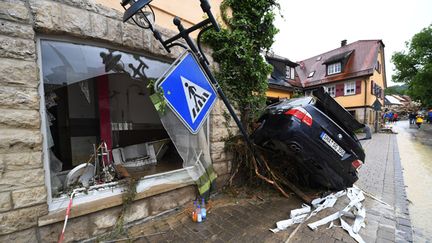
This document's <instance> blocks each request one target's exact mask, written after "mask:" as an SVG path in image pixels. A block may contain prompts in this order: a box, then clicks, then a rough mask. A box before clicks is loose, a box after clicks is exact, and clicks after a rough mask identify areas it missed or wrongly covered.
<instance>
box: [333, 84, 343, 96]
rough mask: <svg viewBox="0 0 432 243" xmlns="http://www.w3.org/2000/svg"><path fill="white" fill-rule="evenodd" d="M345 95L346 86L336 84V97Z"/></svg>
mask: <svg viewBox="0 0 432 243" xmlns="http://www.w3.org/2000/svg"><path fill="white" fill-rule="evenodd" d="M343 95H344V84H336V94H335V97H338V96H343Z"/></svg>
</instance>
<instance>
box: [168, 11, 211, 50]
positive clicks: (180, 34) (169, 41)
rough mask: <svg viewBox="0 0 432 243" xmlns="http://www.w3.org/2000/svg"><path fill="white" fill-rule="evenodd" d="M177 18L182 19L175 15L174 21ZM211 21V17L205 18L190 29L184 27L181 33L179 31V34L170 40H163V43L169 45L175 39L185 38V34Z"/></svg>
mask: <svg viewBox="0 0 432 243" xmlns="http://www.w3.org/2000/svg"><path fill="white" fill-rule="evenodd" d="M175 19H178V20H179V21H180V19H179V18H178V17H175V18H174V21H175ZM209 23H211V21H210V20H209V19H205V20H203V21H201V22H199V23H198V24H196V25H194V26H192V27H190V28H189V29H184V28H182V31H180V33H178V34H177V35H175V36H173V37H171V38H169V39H168V40H165V41H163V42H162V44H163V45H167V44H170V43H171V42H174V41H176V40H178V39H180V38H181V37H183V38H184V36H185V35H186V36H187V35H189V33H191V32H193V31H195V30H197V29H200V28H202V27H204V26H206V25H207V24H209ZM174 24H175V23H174Z"/></svg>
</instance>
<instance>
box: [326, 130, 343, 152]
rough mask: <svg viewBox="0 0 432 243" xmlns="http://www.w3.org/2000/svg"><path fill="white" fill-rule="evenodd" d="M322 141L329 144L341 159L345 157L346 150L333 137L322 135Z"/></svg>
mask: <svg viewBox="0 0 432 243" xmlns="http://www.w3.org/2000/svg"><path fill="white" fill-rule="evenodd" d="M320 137H321V139H322V140H323V141H324V142H325V143H326V144H328V146H330V147H331V148H332V149H333V150H334V151H335V152H336V153H338V154H339V155H340V156H341V157H343V156H344V155H345V150H344V149H343V148H341V146H339V144H337V143H336V142H335V141H334V140H333V139H331V137H329V136H328V135H327V134H326V133H325V132H322V133H321V136H320Z"/></svg>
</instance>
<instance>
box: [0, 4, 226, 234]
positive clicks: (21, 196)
mask: <svg viewBox="0 0 432 243" xmlns="http://www.w3.org/2000/svg"><path fill="white" fill-rule="evenodd" d="M121 19H122V13H120V12H118V11H115V10H112V9H109V8H106V7H104V6H102V5H97V4H95V3H94V2H93V1H92V0H79V1H78V0H62V1H59V0H57V1H47V0H25V1H24V0H2V1H0V74H1V75H0V113H1V116H0V242H11V241H13V242H14V241H22V242H36V241H44V242H45V241H57V237H58V234H59V233H60V231H61V225H62V223H56V224H53V225H47V226H43V227H38V218H39V217H41V216H44V215H47V214H48V206H47V191H46V186H45V172H44V166H43V153H42V142H43V140H42V139H43V138H42V134H41V118H40V111H39V107H40V95H39V92H38V86H39V85H40V78H39V72H40V69H39V67H38V64H37V60H38V54H37V48H38V47H37V46H36V36H37V35H39V34H44V35H49V36H59V37H62V38H75V39H79V40H80V41H86V40H88V41H92V43H105V44H109V45H111V46H114V47H116V46H117V47H119V48H122V49H127V50H131V51H141V52H146V53H148V54H151V55H153V56H160V57H165V58H167V57H168V58H176V57H177V56H178V55H179V54H180V53H181V52H182V50H181V49H173V51H172V52H171V53H170V54H167V53H166V51H165V50H164V49H163V48H162V47H161V45H160V43H159V42H158V41H156V40H155V38H153V35H152V33H151V32H150V31H148V30H143V29H141V28H139V27H137V26H135V25H133V24H131V23H123V22H122V21H121ZM161 34H162V35H163V37H164V38H166V37H167V36H173V35H174V34H175V33H173V32H169V31H167V30H162V31H161ZM224 109H225V108H224V107H223V105H221V102H220V101H219V102H218V104H217V105H216V108H215V110H214V111H213V113H212V115H211V119H212V122H211V144H212V145H211V151H212V159H213V162H214V168H215V170H216V172H217V173H218V175H219V179H218V182H219V184H220V183H223V182H224V180H225V179H226V177H227V175H228V174H229V171H230V169H231V168H230V156H228V155H226V154H225V153H224V149H223V147H224V144H223V138H224V137H226V135H227V131H226V126H225V125H224V121H225V119H224V117H223V110H224ZM229 127H231V128H233V127H234V126H233V124H230V125H229ZM194 195H195V189H194V188H193V187H191V186H189V187H185V188H183V189H177V190H174V191H171V192H167V193H164V194H160V195H158V196H155V197H153V198H147V199H143V200H140V201H137V202H135V203H134V204H133V205H132V209H133V211H136V212H139V213H134V214H130V215H129V216H127V220H126V221H127V222H132V221H135V220H140V219H142V218H145V217H147V216H148V215H153V214H156V213H159V212H161V211H164V210H167V209H170V208H173V207H176V206H179V205H181V204H183V203H185V202H188V201H190V200H192V197H194ZM161 202H164V203H161ZM119 210H120V209H119V207H114V208H110V209H105V210H103V211H99V212H95V213H92V214H89V215H85V216H82V217H78V218H74V219H71V221H70V223H69V225H68V229H69V231H68V233H67V234H66V239H67V240H79V239H84V238H89V237H91V236H94V235H97V234H100V233H104V232H106V231H107V230H109V229H110V228H111V227H112V226H113V224H114V222H115V219H116V215H117V214H118V212H119ZM75 226H76V227H75Z"/></svg>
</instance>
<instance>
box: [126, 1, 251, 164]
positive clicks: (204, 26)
mask: <svg viewBox="0 0 432 243" xmlns="http://www.w3.org/2000/svg"><path fill="white" fill-rule="evenodd" d="M150 2H151V0H122V2H121V5H122V6H123V8H124V9H125V10H126V11H125V13H124V15H123V22H126V21H127V20H129V19H130V18H132V20H133V21H134V22H135V24H136V25H138V26H139V27H141V28H145V29H150V30H151V31H152V32H153V35H154V37H155V38H156V39H157V40H158V41H159V42H160V43H161V44H162V46H163V47H164V48H165V50H166V51H167V52H170V48H172V47H174V46H180V47H182V48H184V49H189V50H191V51H192V53H193V54H194V55H195V56H196V57H197V59H198V61H199V63H200V65H201V67H202V68H203V70H204V72H205V73H206V74H207V76H208V77H209V79H210V81H211V82H212V84H213V86H214V88H215V89H216V91H217V93H218V94H219V96H220V98H221V99H222V101H223V102H224V104H225V106H226V107H227V109H228V111H229V113H230V115H231V116H232V117H233V119H234V121H235V123H236V124H237V127H238V128H239V129H240V132H241V133H242V135H243V138H244V139H245V141H246V144H247V145H248V147H249V149H250V150H251V151H252V152H253V151H254V149H253V145H252V142H251V141H250V139H249V136H248V134H247V132H246V130H245V128H244V127H243V125H242V123H241V122H240V120H239V118H238V117H237V115H236V114H235V112H234V109H233V108H232V106H231V104H230V103H229V101H228V99H227V98H226V96H225V94H224V92H223V91H222V89H221V87H220V85H219V84H218V82H217V80H216V79H215V77H214V76H213V74H212V72H211V71H210V68H209V66H208V65H209V62H208V60H207V58H206V57H205V55H204V52H203V51H202V48H201V45H200V37H201V36H202V34H203V33H204V32H205V31H208V30H210V29H211V28H212V27H213V28H214V29H215V30H216V31H220V28H219V25H218V23H217V22H216V19H215V18H214V16H213V13H212V12H211V10H210V4H209V2H208V1H207V0H200V2H201V5H200V6H201V9H202V11H203V12H204V13H206V14H207V18H206V19H204V20H202V21H201V22H199V23H197V24H195V25H193V26H191V27H190V28H188V29H185V28H184V26H183V25H182V23H181V20H180V18H179V17H175V18H174V20H173V23H174V25H176V26H177V29H178V30H179V33H178V34H177V35H175V36H173V37H171V38H169V39H167V40H163V38H162V36H161V35H160V33H159V32H158V31H157V30H156V29H155V28H154V26H153V22H152V21H151V20H153V21H154V20H155V17H154V12H153V10H152V8H151V6H150V5H149V3H150ZM146 8H148V9H146ZM143 9H144V10H143ZM150 12H151V14H150ZM140 21H143V22H140ZM196 30H200V31H199V33H198V37H197V43H196V44H195V43H194V41H193V40H192V38H191V37H190V36H189V34H190V33H192V32H194V31H196ZM180 38H182V39H184V40H185V41H186V43H187V45H188V47H186V46H185V45H183V44H182V43H180V42H178V40H179V39H180ZM257 159H258V158H257Z"/></svg>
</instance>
